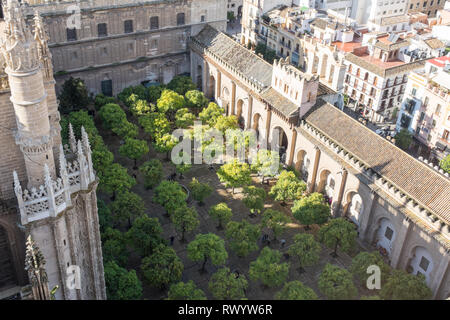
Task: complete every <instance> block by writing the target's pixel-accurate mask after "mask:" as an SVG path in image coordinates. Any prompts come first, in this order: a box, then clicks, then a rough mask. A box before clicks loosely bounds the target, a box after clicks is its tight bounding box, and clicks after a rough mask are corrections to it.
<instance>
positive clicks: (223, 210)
mask: <svg viewBox="0 0 450 320" xmlns="http://www.w3.org/2000/svg"><path fill="white" fill-rule="evenodd" d="M208 214H209V215H210V216H211V217H212V218H213V219H215V220H217V221H219V226H218V228H221V227H222V225H223V224H226V223H228V221H230V220H231V217H232V216H233V212H232V211H231V209H230V208H229V207H228V205H227V204H226V203H225V202H221V203H218V204H216V205H214V206H212V207H211V208H210V209H209V211H208Z"/></svg>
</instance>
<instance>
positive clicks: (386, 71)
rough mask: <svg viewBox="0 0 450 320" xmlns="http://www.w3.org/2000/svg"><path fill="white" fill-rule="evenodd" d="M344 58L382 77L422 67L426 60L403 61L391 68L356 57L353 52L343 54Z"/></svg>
mask: <svg viewBox="0 0 450 320" xmlns="http://www.w3.org/2000/svg"><path fill="white" fill-rule="evenodd" d="M345 59H346V60H347V61H349V62H351V63H354V64H356V65H357V66H360V67H362V68H364V69H366V70H368V71H370V72H372V73H375V74H376V75H379V76H380V77H383V78H385V77H389V76H391V75H396V74H398V73H402V72H407V71H412V70H416V69H419V68H423V67H424V66H425V61H426V60H418V61H414V62H410V63H403V64H401V65H398V66H394V67H391V68H383V67H380V66H379V65H377V64H375V63H371V62H370V61H367V60H365V59H363V58H361V57H358V56H357V55H355V54H354V53H349V54H347V55H346V56H345ZM374 59H375V58H374ZM378 60H379V59H378Z"/></svg>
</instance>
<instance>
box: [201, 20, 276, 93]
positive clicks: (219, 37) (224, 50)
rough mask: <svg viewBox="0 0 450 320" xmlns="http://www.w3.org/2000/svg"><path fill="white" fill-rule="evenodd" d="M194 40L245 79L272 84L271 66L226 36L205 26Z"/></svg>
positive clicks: (267, 84)
mask: <svg viewBox="0 0 450 320" xmlns="http://www.w3.org/2000/svg"><path fill="white" fill-rule="evenodd" d="M194 39H196V40H197V41H198V42H200V43H201V44H202V45H203V46H204V47H205V48H207V49H208V50H209V51H210V52H212V53H214V54H215V55H217V56H218V57H220V58H221V59H222V60H224V61H225V62H227V63H228V64H230V65H232V66H233V67H234V68H236V69H237V70H238V71H239V72H241V73H242V74H244V75H245V76H246V77H247V78H249V79H250V78H251V77H253V78H254V79H256V80H258V81H260V82H261V83H262V84H263V85H264V86H267V87H268V86H270V84H271V83H272V66H271V65H270V64H269V63H267V62H266V61H264V60H263V59H261V58H260V57H258V56H257V55H256V54H254V53H252V52H251V51H250V50H247V49H246V48H244V47H243V46H242V45H240V44H239V43H237V42H236V41H234V40H233V39H231V38H230V37H228V36H227V35H226V34H224V33H222V32H220V31H218V30H216V29H214V28H213V27H211V26H209V25H206V26H205V27H204V28H203V29H202V31H200V33H198V34H197V35H196V36H194Z"/></svg>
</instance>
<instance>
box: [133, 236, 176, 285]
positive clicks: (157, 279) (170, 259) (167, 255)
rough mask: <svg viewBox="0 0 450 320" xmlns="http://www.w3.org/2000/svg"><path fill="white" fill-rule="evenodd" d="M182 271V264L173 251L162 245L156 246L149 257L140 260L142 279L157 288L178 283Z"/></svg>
mask: <svg viewBox="0 0 450 320" xmlns="http://www.w3.org/2000/svg"><path fill="white" fill-rule="evenodd" d="M183 269H184V266H183V263H182V262H181V259H180V258H179V257H178V256H177V254H176V252H175V250H174V249H173V248H171V247H168V246H166V245H163V244H160V245H158V246H157V247H156V248H155V249H154V250H153V253H152V254H151V255H150V256H148V257H145V258H144V259H143V260H142V264H141V270H142V273H143V275H144V279H145V280H146V281H147V282H148V283H149V284H150V285H151V286H153V287H157V288H164V287H165V286H167V285H169V284H171V283H174V282H176V281H179V280H180V279H181V276H182V274H183Z"/></svg>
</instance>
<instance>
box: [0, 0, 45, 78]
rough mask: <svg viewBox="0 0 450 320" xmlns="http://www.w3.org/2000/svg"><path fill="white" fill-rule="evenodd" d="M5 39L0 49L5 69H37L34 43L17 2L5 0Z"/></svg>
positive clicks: (36, 54)
mask: <svg viewBox="0 0 450 320" xmlns="http://www.w3.org/2000/svg"><path fill="white" fill-rule="evenodd" d="M4 15H5V24H6V27H5V39H4V40H3V42H2V44H1V47H2V49H3V50H2V53H3V56H4V59H5V62H6V66H7V69H9V70H10V71H13V72H30V71H34V70H36V69H37V68H38V67H39V57H38V52H37V46H36V42H35V41H34V39H33V35H32V34H31V31H30V29H29V28H28V26H27V24H26V22H25V18H24V16H23V12H22V5H21V4H20V3H19V2H18V1H17V0H7V1H6V7H5V8H4Z"/></svg>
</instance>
